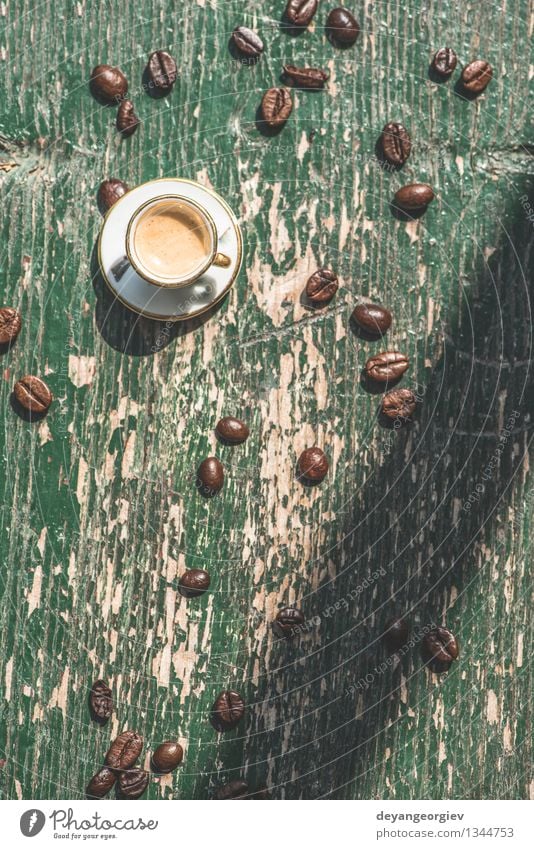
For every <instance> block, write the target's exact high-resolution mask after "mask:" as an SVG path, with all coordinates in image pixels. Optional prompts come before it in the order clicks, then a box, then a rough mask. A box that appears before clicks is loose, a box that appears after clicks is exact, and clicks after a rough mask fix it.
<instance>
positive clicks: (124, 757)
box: [106, 731, 143, 769]
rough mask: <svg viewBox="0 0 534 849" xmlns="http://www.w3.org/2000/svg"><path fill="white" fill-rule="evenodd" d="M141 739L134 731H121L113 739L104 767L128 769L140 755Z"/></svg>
mask: <svg viewBox="0 0 534 849" xmlns="http://www.w3.org/2000/svg"><path fill="white" fill-rule="evenodd" d="M142 748H143V738H142V737H141V735H140V734H137V733H136V732H135V731H123V732H122V734H119V736H118V737H116V738H115V740H114V741H113V743H112V744H111V746H110V747H109V749H108V752H107V755H106V766H110V767H111V768H112V769H130V767H132V766H133V765H134V763H135V762H136V760H137V758H138V757H139V755H140V754H141V749H142Z"/></svg>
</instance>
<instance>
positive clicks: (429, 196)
mask: <svg viewBox="0 0 534 849" xmlns="http://www.w3.org/2000/svg"><path fill="white" fill-rule="evenodd" d="M433 200H434V192H433V191H432V188H431V186H427V184H426V183H408V185H407V186H403V187H402V188H401V189H399V190H398V191H397V192H395V206H398V207H400V209H406V210H408V211H412V210H418V209H425V207H427V206H428V204H429V203H432V201H433Z"/></svg>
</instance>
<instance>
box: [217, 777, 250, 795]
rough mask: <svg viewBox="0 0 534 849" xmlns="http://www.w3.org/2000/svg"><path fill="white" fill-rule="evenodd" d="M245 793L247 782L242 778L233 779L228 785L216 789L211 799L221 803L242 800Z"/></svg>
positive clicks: (246, 791)
mask: <svg viewBox="0 0 534 849" xmlns="http://www.w3.org/2000/svg"><path fill="white" fill-rule="evenodd" d="M247 793H248V784H247V782H246V781H244V780H243V779H242V778H234V780H233V781H229V782H228V784H223V785H222V786H221V787H218V788H217V790H216V791H215V793H214V794H213V798H214V799H217V800H218V801H222V800H223V799H244V798H245V796H246V795H247Z"/></svg>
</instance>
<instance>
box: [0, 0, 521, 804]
mask: <svg viewBox="0 0 534 849" xmlns="http://www.w3.org/2000/svg"><path fill="white" fill-rule="evenodd" d="M283 6H284V3H282V2H272V0H269V2H267V3H260V2H257V0H255V2H251V3H249V4H248V6H247V7H246V10H244V7H243V4H242V3H238V2H237V0H227V2H222V0H197V3H196V4H192V5H191V4H174V3H171V2H169V0H148V2H146V3H145V4H144V5H143V9H142V11H141V12H139V14H137V13H136V14H135V15H132V14H131V4H128V3H127V2H126V0H113V2H110V3H109V4H107V8H108V10H109V11H108V12H107V14H103V12H102V8H101V4H98V3H96V2H92V0H80V2H78V3H76V4H72V3H67V2H65V0H52V2H51V3H50V4H49V5H48V7H47V14H46V15H45V14H43V13H42V10H41V9H40V7H39V6H37V5H36V4H35V3H34V2H29V0H22V2H20V3H17V4H15V3H13V2H12V0H6V2H5V3H4V4H3V5H2V6H1V8H0V29H1V34H0V61H1V63H2V67H3V70H4V74H3V79H4V86H5V91H4V97H3V98H2V99H1V102H0V184H1V188H0V190H1V193H2V205H1V211H0V228H1V236H2V239H1V243H0V244H1V248H0V251H1V260H2V261H1V266H0V267H1V274H2V279H1V283H2V301H3V302H4V303H5V304H10V305H13V306H15V307H17V308H19V309H20V310H21V311H22V314H23V316H24V324H23V329H22V332H21V335H20V337H19V339H18V341H17V343H16V345H15V346H14V348H13V349H12V350H10V351H9V352H4V353H3V355H2V356H3V370H2V372H3V378H4V379H3V381H2V383H1V388H0V392H1V396H0V397H1V402H2V409H3V418H2V422H3V427H2V430H1V437H0V438H1V442H2V446H1V448H2V450H1V456H2V470H3V475H2V480H3V498H2V502H1V504H2V506H1V520H2V524H1V527H2V534H1V543H0V544H1V550H2V569H1V570H0V588H1V593H2V605H1V607H0V642H1V651H0V664H1V669H0V687H1V692H0V698H1V716H0V720H1V725H0V749H1V758H2V760H3V764H2V768H1V770H0V776H1V783H2V790H1V792H2V795H3V797H4V798H82V797H83V794H84V787H85V785H86V783H87V781H88V780H89V778H90V776H91V775H92V774H93V772H95V771H96V769H97V768H98V766H99V764H100V763H101V762H102V758H103V756H104V753H105V751H106V749H107V746H108V742H109V739H110V737H111V736H113V735H115V734H116V733H117V732H119V731H120V730H122V729H124V728H135V729H136V730H137V731H139V732H140V733H142V734H143V736H144V738H145V755H144V758H145V760H144V763H145V764H146V765H148V759H149V752H150V751H151V750H153V749H154V748H155V746H156V745H157V744H158V743H159V742H161V741H162V740H165V739H168V738H170V737H176V738H177V739H178V740H179V741H180V742H181V743H182V745H183V746H184V750H185V757H184V764H183V767H181V768H180V769H179V770H178V771H177V772H176V773H175V774H174V775H171V776H167V777H165V778H162V779H157V778H153V779H152V780H151V783H150V787H149V796H150V798H156V799H157V798H167V799H169V798H207V797H208V796H209V795H210V793H211V792H212V789H213V787H215V786H216V784H217V783H218V782H219V781H222V780H225V779H228V778H234V777H237V776H238V775H244V776H245V777H246V778H247V780H249V783H250V785H251V786H252V787H254V786H256V785H258V784H260V783H261V782H266V783H267V784H268V785H269V786H270V787H271V792H272V795H273V797H274V798H319V797H321V798H323V797H329V798H332V797H338V798H415V799H417V798H436V799H439V798H526V797H528V796H529V794H532V793H533V785H532V777H531V773H530V772H529V770H530V765H531V744H532V726H531V717H530V713H529V707H530V703H531V696H532V682H531V678H530V674H531V673H530V656H531V650H532V643H531V621H530V620H531V617H530V616H529V613H530V609H531V606H530V603H531V598H530V596H531V587H532V577H531V574H530V564H531V561H532V557H531V551H530V545H531V541H530V540H531V532H530V527H531V522H532V493H533V491H534V489H533V487H534V481H533V480H532V475H531V472H530V467H529V462H530V460H529V458H530V444H531V433H532V412H531V411H532V399H533V387H532V377H531V361H532V350H531V349H532V335H531V328H532V322H531V310H530V297H531V291H530V287H531V281H532V270H533V268H532V263H533V259H532V250H533V241H534V239H533V235H534V223H533V221H532V210H533V208H534V196H533V191H532V175H533V170H534V169H533V166H532V145H531V135H530V134H529V129H530V125H529V111H528V97H529V94H532V80H531V78H530V77H529V61H530V62H531V60H532V49H531V42H530V43H529V36H530V37H531V35H532V7H531V4H529V3H528V2H527V0H513V2H501V3H494V4H491V5H490V6H488V5H487V4H479V3H474V2H464V3H461V4H460V3H457V4H452V7H453V8H451V4H442V3H441V2H438V0H430V2H429V3H427V4H423V3H420V2H419V1H418V0H413V2H404V3H395V4H393V3H387V2H377V3H373V4H371V3H363V4H360V5H359V6H358V8H356V7H354V10H355V13H356V15H357V17H358V19H359V21H360V25H361V28H362V32H361V35H360V38H359V40H358V42H357V44H356V45H355V46H354V47H353V48H350V50H343V51H340V50H336V49H335V48H334V47H333V46H332V45H330V43H329V42H328V40H327V38H326V36H325V34H324V31H323V29H322V28H323V26H324V20H325V18H326V11H327V10H326V7H325V4H322V8H321V9H320V11H319V13H318V15H317V16H316V20H315V22H314V24H313V26H312V27H310V29H309V30H308V31H307V32H305V33H303V34H301V35H300V36H298V37H293V36H291V35H290V34H288V33H287V32H286V31H284V30H283V29H282V28H281V27H280V23H279V21H280V16H281V13H282V11H283ZM239 24H246V25H249V26H253V27H255V28H257V29H258V31H259V32H260V33H261V35H262V37H263V39H264V41H265V42H266V44H267V45H268V47H267V50H266V52H265V54H264V55H263V56H262V58H261V61H260V62H259V63H258V64H257V65H255V66H247V65H243V64H242V63H240V62H238V61H236V59H235V58H233V57H232V55H231V54H230V52H229V50H228V39H229V36H230V33H231V31H232V30H233V28H234V27H235V26H236V25H239ZM445 44H447V45H450V46H453V47H454V49H455V50H456V51H457V53H458V55H459V57H460V62H461V63H465V62H467V61H469V60H470V59H472V58H474V57H477V56H480V57H484V58H486V59H488V60H489V61H490V62H491V63H492V65H493V66H494V69H495V75H494V80H493V82H492V83H491V85H490V87H489V88H488V90H487V92H486V94H485V95H484V96H483V97H481V98H480V99H479V100H476V101H466V100H464V99H462V98H461V97H460V96H459V95H458V92H457V91H455V81H456V79H457V77H458V74H456V75H455V77H454V78H453V80H452V81H451V82H450V83H446V84H443V85H438V84H436V83H433V82H432V81H431V80H430V79H429V78H428V74H427V70H428V62H429V60H430V58H431V56H432V54H433V52H434V50H435V49H436V48H437V47H440V46H443V45H445ZM157 48H161V49H168V50H170V52H171V53H172V54H173V55H174V56H176V58H177V60H178V64H179V66H180V68H181V75H180V80H179V82H178V83H177V85H176V87H175V90H174V91H173V92H172V94H171V95H170V96H169V97H168V98H163V99H160V100H156V99H154V98H151V97H149V96H148V95H147V94H146V93H145V92H144V91H143V89H142V83H141V79H142V71H143V67H144V64H145V62H146V58H147V56H148V54H149V52H151V51H152V50H154V49H157ZM99 62H110V63H112V64H117V65H118V66H120V67H121V68H122V69H123V70H124V71H125V73H126V74H127V76H128V78H129V80H130V94H131V96H132V99H133V100H134V102H135V106H136V111H137V113H138V114H139V116H140V118H141V119H142V122H143V123H142V126H141V127H140V129H139V131H138V132H137V133H136V134H135V135H134V136H133V137H132V138H130V139H127V140H123V139H120V138H119V137H118V136H117V134H116V132H115V129H114V117H115V116H114V111H113V110H112V109H108V108H104V107H102V106H100V105H99V104H98V103H97V102H96V101H95V100H94V99H93V98H92V97H91V95H90V93H89V90H88V85H87V81H88V78H89V75H90V71H91V69H92V67H93V66H94V65H96V64H97V63H99ZM283 63H294V64H297V65H298V64H306V63H309V64H310V65H315V66H318V67H326V68H327V69H328V70H329V71H330V81H329V83H328V85H327V88H326V90H325V91H324V92H320V93H314V92H307V91H297V92H296V93H295V95H294V98H295V109H294V111H293V115H292V117H291V120H290V121H289V122H288V124H287V126H286V127H285V128H284V129H283V131H282V132H280V133H279V134H278V135H274V136H272V135H271V136H270V135H265V134H264V133H263V132H262V128H261V126H258V123H257V121H256V110H257V107H258V104H259V102H260V100H261V94H262V92H263V91H264V90H265V89H266V88H268V87H270V86H271V85H274V84H276V83H277V82H278V80H279V73H280V71H281V66H282V64H283ZM388 120H401V121H403V122H404V123H405V124H406V126H407V127H408V128H409V130H410V132H411V134H412V137H413V140H414V150H413V154H412V157H411V158H410V160H409V162H408V163H407V165H406V166H405V168H404V169H403V171H402V172H399V173H390V172H388V171H385V170H383V169H381V168H380V166H379V163H378V162H377V159H376V156H375V152H374V147H375V143H376V140H377V138H378V135H379V133H380V130H381V128H382V126H383V125H384V124H385V123H386V121H388ZM176 175H178V176H184V177H188V178H192V179H198V180H199V181H200V182H202V183H203V184H205V185H209V186H213V187H214V188H216V189H217V190H218V191H219V192H221V193H222V194H223V195H224V196H225V197H226V199H227V200H228V202H229V203H230V204H231V205H232V207H233V208H234V209H235V210H236V212H237V213H238V215H239V217H240V221H241V224H242V227H243V233H244V240H245V261H244V269H243V271H242V273H241V275H240V278H239V280H238V282H237V284H236V287H235V288H234V290H233V291H232V292H231V294H230V296H229V297H228V298H227V299H226V300H225V302H224V303H223V304H221V305H220V306H219V307H218V308H217V309H216V310H215V311H214V312H213V313H212V314H209V315H207V316H204V317H202V318H201V319H197V320H195V321H192V322H190V323H186V324H183V325H176V326H172V327H168V326H165V325H163V326H162V325H156V324H154V323H153V322H151V321H148V320H145V319H139V318H138V317H136V316H134V315H130V314H129V313H127V312H126V311H125V310H123V308H122V307H120V306H117V305H116V304H113V303H111V302H110V299H109V296H108V295H107V294H106V290H105V288H104V286H103V283H102V281H101V280H100V278H99V275H98V271H97V268H96V264H95V257H94V244H95V240H96V238H97V235H98V230H99V227H100V223H101V219H100V217H99V214H98V210H97V207H96V191H97V188H98V185H99V183H100V181H101V180H102V179H103V178H104V177H106V176H115V177H119V178H121V179H123V180H125V181H126V182H127V183H128V184H129V185H132V186H133V185H137V184H139V183H141V182H143V181H145V180H148V179H152V178H155V177H161V176H176ZM415 179H417V180H420V181H424V182H429V183H431V184H432V185H433V186H434V187H435V189H436V193H437V200H436V201H435V202H434V204H433V205H432V207H431V208H430V209H429V210H428V212H427V214H426V215H425V216H424V217H423V218H421V219H419V220H417V221H411V222H404V221H399V220H396V219H395V218H394V217H393V216H392V213H391V209H390V201H391V198H392V196H393V194H394V192H395V191H396V189H397V188H399V186H401V185H402V184H403V183H405V182H409V181H410V180H415ZM319 264H324V265H329V266H331V267H334V268H336V270H337V271H338V273H339V276H340V279H341V282H342V285H341V287H340V291H339V292H338V295H337V297H336V299H335V300H334V301H333V302H332V303H331V305H330V306H329V307H328V308H326V309H324V310H321V311H319V312H312V311H310V310H309V309H308V308H307V307H306V304H305V302H304V301H303V299H302V290H303V288H304V285H305V282H306V279H307V277H308V276H309V274H310V273H311V272H312V271H313V270H314V269H315V268H316V267H317V266H318V265H319ZM362 296H363V297H367V296H369V297H372V298H374V299H376V300H379V301H381V302H383V303H385V304H386V305H387V306H388V307H389V308H390V309H391V310H392V311H393V313H394V316H395V320H394V325H393V327H392V329H391V331H390V333H389V334H388V338H387V346H388V347H391V348H394V349H398V350H402V351H403V352H405V353H407V354H408V355H409V356H410V359H411V362H412V366H411V370H410V374H409V378H408V377H407V378H405V379H404V383H403V385H414V386H417V389H418V391H419V393H420V395H421V397H422V403H421V405H420V410H419V413H418V416H417V419H416V421H415V423H414V424H413V425H411V426H408V427H407V428H404V429H402V430H399V431H391V430H386V429H384V428H383V427H382V426H381V424H380V422H379V421H378V418H377V411H378V407H379V403H380V398H379V396H376V395H371V394H369V393H368V392H367V391H366V390H365V388H364V387H363V386H362V385H361V383H360V372H361V368H362V366H363V364H364V363H365V361H366V359H367V358H368V356H369V355H370V354H371V353H376V352H377V351H378V350H380V346H379V345H378V346H377V344H374V343H369V342H366V341H363V340H362V339H360V338H358V337H357V335H355V333H354V331H353V329H352V328H351V326H350V322H349V317H350V314H351V312H352V309H353V308H354V306H355V304H356V303H357V301H358V299H359V298H360V297H362ZM28 372H34V373H37V374H40V375H41V376H42V377H44V378H45V379H46V380H47V382H48V383H49V385H50V387H51V388H52V390H53V392H54V395H55V397H56V399H57V400H56V402H55V404H54V407H53V408H52V409H51V411H50V413H49V415H48V416H47V417H46V418H45V419H44V420H43V421H41V422H40V423H34V424H29V423H28V422H25V421H23V420H21V419H20V418H18V417H17V415H16V414H15V412H14V410H13V409H12V408H11V405H10V395H11V390H12V386H13V383H14V382H15V380H16V379H17V377H19V376H20V375H22V374H25V373H28ZM221 415H238V416H239V417H241V418H244V419H246V420H247V421H248V422H249V423H250V428H251V436H250V439H249V440H248V441H247V443H246V444H245V445H243V446H240V447H238V448H231V447H226V446H221V445H219V444H218V443H217V441H216V437H215V435H214V433H213V428H214V426H215V424H216V422H217V421H218V419H219V418H220V416H221ZM511 417H513V422H512V426H511V428H510V431H511V432H510V433H509V434H508V433H506V432H505V431H506V428H507V424H508V422H509V421H510V418H511ZM314 443H317V444H318V445H320V446H321V447H323V448H324V450H325V451H326V452H327V454H328V456H329V458H330V462H331V473H330V475H329V478H328V479H327V480H326V481H325V482H324V483H323V484H322V485H321V487H318V488H311V489H310V488H305V487H303V486H302V484H301V483H300V482H299V481H298V480H297V476H296V472H295V462H296V459H297V457H298V455H299V453H300V451H301V450H302V449H303V448H304V447H307V446H309V445H311V444H314ZM212 453H216V454H217V455H218V456H220V457H221V459H222V460H223V462H224V463H225V466H226V470H227V484H226V486H225V489H224V490H223V492H222V493H221V494H220V495H219V496H218V497H217V498H214V499H211V500H209V501H206V500H203V499H202V498H201V497H200V496H199V494H198V493H197V492H196V489H195V471H196V468H197V466H198V464H199V462H200V461H201V460H202V459H203V458H204V457H205V456H208V455H210V454H212ZM488 467H489V469H490V471H489V472H487V471H486V470H487V468H488ZM485 475H486V476H485ZM484 476H485V477H484ZM481 487H482V488H481ZM470 496H472V500H471V501H470V500H469V499H470ZM467 504H470V506H469V507H466V505H467ZM191 567H199V568H207V569H208V570H209V571H210V573H211V575H212V584H211V588H210V592H209V593H207V594H205V595H204V596H203V597H202V598H201V599H196V600H190V601H185V600H184V599H182V598H181V597H180V595H179V594H178V592H177V578H178V577H179V575H180V574H181V572H182V571H183V570H184V569H185V568H191ZM292 603H298V604H299V605H300V606H301V607H302V609H303V610H305V612H306V615H307V617H308V621H309V623H310V627H309V630H308V631H307V632H306V633H304V634H302V635H301V636H300V638H299V639H298V640H296V641H295V642H293V643H291V644H286V643H281V642H280V641H277V640H275V638H274V636H273V635H272V632H271V628H270V623H271V621H272V619H273V618H274V616H275V614H276V611H277V609H278V608H279V607H280V606H282V605H286V604H292ZM393 609H396V610H399V611H402V612H403V613H404V614H405V615H406V616H407V617H408V618H409V620H410V622H411V625H412V632H413V634H414V642H415V644H414V646H413V648H412V649H411V650H410V651H409V652H408V653H407V654H406V656H405V657H403V658H402V659H401V660H399V659H398V658H397V659H395V660H394V661H393V662H390V661H388V659H387V657H386V655H385V654H384V650H383V648H382V646H381V643H380V640H379V637H380V633H381V630H382V628H383V624H384V622H385V620H386V619H387V618H388V616H389V615H390V613H391V612H392V610H393ZM442 622H446V623H447V624H448V626H449V627H450V628H451V629H452V630H453V631H454V632H455V633H456V634H457V635H458V637H459V640H460V644H461V656H460V660H459V662H458V663H457V664H455V665H454V667H453V668H452V670H451V672H450V673H449V674H448V675H447V676H444V677H441V678H438V677H436V676H432V675H430V674H429V673H427V672H426V671H425V670H424V669H423V668H422V666H421V662H420V659H419V645H418V641H419V638H418V637H417V634H418V633H420V629H421V628H424V627H425V626H426V625H428V624H431V623H442ZM97 677H104V678H106V679H107V680H108V681H109V682H110V683H111V685H112V687H113V690H114V694H115V701H116V704H117V710H116V714H115V716H114V717H113V720H112V721H111V723H110V724H109V726H108V727H104V728H99V727H96V725H95V724H94V723H92V722H91V720H90V717H89V711H88V707H87V699H88V695H89V689H90V686H91V684H92V682H93V681H94V680H95V679H96V678H97ZM362 682H363V683H362ZM230 685H231V686H233V687H235V688H236V689H237V690H239V691H240V692H241V693H242V694H243V696H244V697H245V699H246V701H247V705H248V709H247V720H246V723H245V724H243V725H242V726H240V727H239V728H238V729H236V730H235V731H233V732H229V733H228V734H226V735H224V736H218V735H217V734H216V733H215V731H214V730H213V729H212V727H211V725H210V724H209V722H208V715H209V709H210V706H211V704H212V702H213V700H214V697H215V696H216V694H217V693H218V692H219V691H220V690H221V689H223V688H225V687H227V686H230Z"/></svg>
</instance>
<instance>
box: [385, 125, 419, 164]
mask: <svg viewBox="0 0 534 849" xmlns="http://www.w3.org/2000/svg"><path fill="white" fill-rule="evenodd" d="M380 138H381V144H382V153H383V154H384V158H385V159H386V160H387V161H388V162H389V163H390V165H394V166H395V167H396V168H400V167H401V165H404V163H405V162H406V160H407V159H408V157H409V155H410V153H411V150H412V140H411V138H410V135H409V133H408V131H407V130H406V129H405V128H404V127H403V126H402V124H398V123H396V122H395V121H391V122H390V123H389V124H386V125H385V127H384V129H383V130H382V135H381V137H380Z"/></svg>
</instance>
